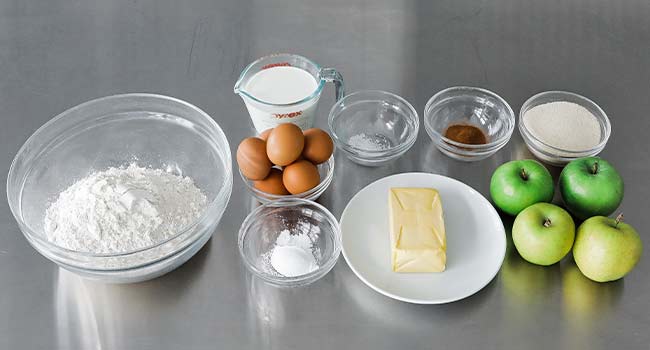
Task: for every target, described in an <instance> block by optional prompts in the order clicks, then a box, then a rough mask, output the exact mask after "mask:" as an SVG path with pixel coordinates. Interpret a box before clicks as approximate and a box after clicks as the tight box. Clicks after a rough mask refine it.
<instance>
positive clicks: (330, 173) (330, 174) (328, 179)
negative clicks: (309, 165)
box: [237, 153, 336, 202]
mask: <svg viewBox="0 0 650 350" xmlns="http://www.w3.org/2000/svg"><path fill="white" fill-rule="evenodd" d="M335 163H336V162H335V161H334V153H332V155H331V156H330V157H329V158H328V159H327V160H326V161H325V162H323V163H321V164H327V165H328V169H327V173H326V174H325V177H324V178H323V179H322V180H321V181H320V182H319V183H318V185H316V187H314V188H312V189H310V190H307V191H305V192H302V193H298V194H285V195H277V194H271V193H266V192H264V191H261V190H258V189H257V188H255V186H253V185H252V183H253V182H254V180H250V179H248V178H246V176H244V174H243V173H242V172H241V169H240V168H239V167H237V171H238V172H239V176H241V179H242V181H243V182H244V185H245V186H246V188H247V189H248V190H249V191H251V193H252V194H253V195H254V196H255V197H256V198H258V199H260V198H259V197H258V196H262V197H263V198H264V200H265V201H267V202H269V201H277V200H284V199H294V198H295V199H304V198H305V197H309V196H311V195H313V194H314V193H316V192H318V191H320V190H322V189H324V188H326V187H328V186H329V185H330V183H332V179H333V178H334V165H335ZM321 164H318V165H321ZM318 165H316V166H317V167H318Z"/></svg>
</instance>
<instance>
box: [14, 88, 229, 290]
mask: <svg viewBox="0 0 650 350" xmlns="http://www.w3.org/2000/svg"><path fill="white" fill-rule="evenodd" d="M134 162H135V163H137V164H138V165H139V166H147V167H153V168H161V169H166V170H167V171H170V172H172V173H174V174H177V175H183V176H190V177H191V178H192V179H193V180H194V183H195V184H196V186H197V187H199V188H200V189H201V190H202V191H203V193H204V194H205V195H206V196H207V199H208V206H207V207H206V209H205V211H204V213H203V214H202V215H201V216H200V217H199V218H198V219H197V220H196V221H195V222H194V223H192V224H191V225H189V226H188V227H186V228H184V229H183V230H181V231H180V232H178V233H177V234H175V235H174V236H173V237H171V238H170V239H168V240H166V241H163V242H160V243H158V244H156V245H154V246H150V247H146V248H144V249H139V250H135V251H130V252H123V253H119V254H92V253H87V252H79V251H72V250H69V249H65V248H62V247H60V246H57V245H54V244H52V243H50V242H49V241H48V239H47V237H46V236H45V233H44V230H43V218H44V215H45V210H46V209H47V207H48V206H49V205H50V204H51V203H52V202H53V201H55V200H56V199H57V197H58V194H59V193H60V192H61V191H63V190H65V189H66V188H68V187H69V186H70V185H72V184H73V183H74V182H75V181H77V180H79V179H81V178H83V177H85V176H87V175H89V174H90V173H92V172H93V171H98V170H105V169H107V168H109V167H119V166H124V165H128V164H129V163H134ZM231 191H232V168H231V155H230V147H229V145H228V141H227V139H226V136H225V135H224V133H223V131H222V130H221V128H220V127H219V125H217V123H215V121H214V120H213V119H212V118H210V116H209V115H207V114H206V113H205V112H203V111H201V110H200V109H198V108H197V107H195V106H193V105H191V104H189V103H187V102H184V101H181V100H178V99H175V98H171V97H166V96H160V95H152V94H125V95H115V96H109V97H104V98H100V99H96V100H92V101H89V102H86V103H83V104H81V105H78V106H76V107H73V108H71V109H69V110H67V111H65V112H63V113H61V114H59V115H58V116H56V117H55V118H53V119H52V120H50V121H49V122H47V123H46V124H45V125H43V126H42V127H41V128H40V129H38V130H37V131H36V132H35V133H34V134H33V135H32V136H31V137H30V138H29V139H28V140H27V141H26V142H25V144H24V145H23V146H22V147H21V148H20V150H19V151H18V154H17V155H16V157H15V158H14V161H13V163H12V164H11V168H10V169H9V175H8V178H7V198H8V201H9V206H10V208H11V211H12V213H13V215H14V217H15V218H16V221H17V222H18V226H19V227H20V229H21V231H22V232H23V234H24V235H25V237H26V238H27V240H28V241H29V243H30V244H31V245H32V246H33V247H34V248H35V249H36V250H37V251H38V252H39V253H41V254H42V255H43V256H45V257H46V258H48V259H50V260H52V261H53V262H55V263H56V264H58V265H59V266H61V267H63V268H65V269H67V270H70V271H72V272H74V273H77V274H80V275H82V276H85V277H90V278H95V279H99V280H103V281H107V282H116V283H126V282H138V281H143V280H147V279H151V278H154V277H157V276H160V275H162V274H164V273H166V272H169V271H171V270H173V269H174V268H176V267H178V266H180V265H181V264H182V263H184V262H185V261H187V260H188V259H189V258H190V257H192V256H193V255H194V254H195V253H196V252H197V251H198V250H199V249H200V248H201V247H202V246H203V245H204V244H205V243H206V242H207V241H208V239H209V238H210V236H211V235H212V232H213V231H214V229H215V228H216V226H217V224H218V223H219V220H220V219H221V216H222V214H223V212H224V210H225V208H226V205H227V204H228V200H229V199H230V194H231Z"/></svg>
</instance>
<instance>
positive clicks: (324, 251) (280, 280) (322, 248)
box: [238, 198, 341, 287]
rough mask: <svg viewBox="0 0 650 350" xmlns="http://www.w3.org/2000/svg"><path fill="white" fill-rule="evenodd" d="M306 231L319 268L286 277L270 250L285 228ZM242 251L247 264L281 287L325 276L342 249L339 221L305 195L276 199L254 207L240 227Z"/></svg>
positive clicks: (267, 280)
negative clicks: (272, 264)
mask: <svg viewBox="0 0 650 350" xmlns="http://www.w3.org/2000/svg"><path fill="white" fill-rule="evenodd" d="M298 229H300V231H307V232H305V233H306V234H307V235H308V236H309V238H310V240H311V241H312V244H313V248H312V252H313V253H314V257H315V258H316V262H317V263H318V268H317V269H316V270H314V271H312V272H310V273H307V274H304V275H301V276H296V277H284V276H282V275H280V274H279V273H278V272H277V271H275V270H274V269H273V267H272V266H271V264H270V252H271V251H272V249H273V247H274V246H275V242H276V239H277V238H278V236H279V235H280V233H281V232H282V231H283V230H289V231H291V232H292V233H293V232H295V231H296V230H298ZM238 245H239V253H240V254H241V256H242V260H244V265H246V268H247V269H248V270H249V271H250V272H251V273H252V274H253V275H255V276H257V277H259V278H261V279H262V280H264V281H265V282H267V283H270V284H272V285H275V286H280V287H298V286H304V285H307V284H310V283H313V282H315V281H317V280H319V279H320V278H321V277H323V276H325V275H326V274H327V273H328V272H329V271H330V270H331V269H332V268H333V267H334V265H335V264H336V262H337V260H338V258H339V254H340V253H341V229H340V227H339V223H338V221H337V220H336V218H335V217H334V215H332V213H330V212H329V210H327V209H326V208H325V207H323V206H322V205H320V204H318V203H316V202H312V201H308V200H305V199H299V198H292V199H282V200H278V201H273V202H270V203H267V204H264V205H261V206H259V207H257V208H255V209H254V210H253V211H252V212H251V213H250V214H249V215H248V216H247V217H246V219H245V220H244V222H243V223H242V225H241V228H240V229H239V238H238Z"/></svg>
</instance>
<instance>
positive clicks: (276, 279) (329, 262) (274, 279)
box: [237, 198, 342, 286]
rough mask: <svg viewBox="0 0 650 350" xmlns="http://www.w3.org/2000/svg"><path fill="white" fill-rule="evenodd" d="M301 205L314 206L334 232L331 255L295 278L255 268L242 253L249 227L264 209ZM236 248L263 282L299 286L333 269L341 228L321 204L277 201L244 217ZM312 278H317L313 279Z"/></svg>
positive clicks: (300, 201) (306, 201) (297, 200)
mask: <svg viewBox="0 0 650 350" xmlns="http://www.w3.org/2000/svg"><path fill="white" fill-rule="evenodd" d="M301 205H310V206H314V207H315V208H316V209H318V211H320V212H321V213H322V214H324V216H325V218H326V220H327V222H328V223H329V224H330V225H332V226H333V228H334V231H332V232H330V234H331V235H333V236H334V249H333V251H332V254H331V255H330V256H329V257H327V259H326V260H325V263H324V264H323V265H321V266H319V267H318V268H317V269H316V270H314V271H312V272H310V273H306V274H304V275H299V276H295V277H285V276H271V275H269V274H268V273H265V272H264V271H262V270H260V269H259V268H257V266H255V262H254V261H251V260H250V259H249V257H248V256H247V255H246V253H245V252H244V241H245V240H246V237H247V236H248V234H249V229H250V227H251V225H252V224H253V223H254V222H255V221H256V220H258V219H259V215H260V213H261V212H262V211H263V210H264V209H267V208H285V207H298V206H301ZM237 246H238V248H239V255H240V256H241V257H242V260H244V265H246V267H247V268H248V269H249V270H250V271H251V272H252V273H253V274H254V275H255V276H258V277H260V278H262V279H263V280H265V281H267V282H270V283H272V284H276V285H285V286H289V285H298V284H301V283H300V282H304V281H309V280H312V279H313V280H312V281H310V282H314V281H316V279H318V278H320V277H322V276H324V274H323V272H324V271H325V272H326V273H327V272H329V271H330V270H331V269H332V267H334V265H336V262H337V261H338V258H339V256H340V253H341V248H342V242H341V227H340V226H339V222H338V220H337V219H336V217H335V216H334V214H332V212H330V211H329V210H328V209H327V208H325V207H324V206H323V205H322V204H319V203H317V202H315V201H312V200H308V199H303V198H288V199H279V200H275V201H271V202H269V203H265V204H262V205H260V206H258V207H257V208H255V209H253V211H251V212H250V213H249V214H248V215H247V216H246V218H245V219H244V221H243V222H242V224H241V226H240V228H239V233H238V236H237ZM314 277H317V278H316V279H314Z"/></svg>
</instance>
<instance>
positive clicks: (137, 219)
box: [45, 164, 207, 253]
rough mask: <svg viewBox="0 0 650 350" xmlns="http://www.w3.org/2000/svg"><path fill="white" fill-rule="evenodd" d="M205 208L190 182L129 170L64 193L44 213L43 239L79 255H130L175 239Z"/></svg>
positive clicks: (99, 174)
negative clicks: (122, 253) (44, 237)
mask: <svg viewBox="0 0 650 350" xmlns="http://www.w3.org/2000/svg"><path fill="white" fill-rule="evenodd" d="M206 205H207V198H206V196H205V195H204V194H203V193H202V192H201V190H199V189H198V188H197V187H196V186H195V185H194V181H193V180H192V179H191V178H189V177H181V176H177V175H174V174H171V173H168V172H165V171H163V170H161V169H148V168H141V167H139V166H137V165H136V164H131V165H129V166H128V167H126V168H110V169H108V170H106V171H101V172H95V173H92V174H90V175H89V176H87V177H85V178H83V179H81V180H79V181H77V182H76V183H74V184H73V185H72V186H70V187H68V188H67V189H66V190H65V191H63V192H61V193H60V194H59V197H58V199H57V200H56V201H55V202H54V203H52V204H51V205H50V206H49V207H48V209H47V211H46V213H45V234H46V236H47V238H48V239H49V240H50V241H51V242H52V243H54V244H56V245H58V246H61V247H64V248H67V249H71V250H75V251H83V252H90V253H120V252H127V251H131V250H135V249H140V248H145V247H148V246H151V245H154V244H156V243H160V242H162V241H164V240H167V239H169V238H171V237H172V236H174V235H175V234H177V233H179V232H180V230H182V229H183V228H185V227H186V226H187V225H189V224H191V223H192V222H194V220H196V219H197V218H198V217H199V216H200V215H201V214H202V213H203V210H204V209H205V207H206Z"/></svg>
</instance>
